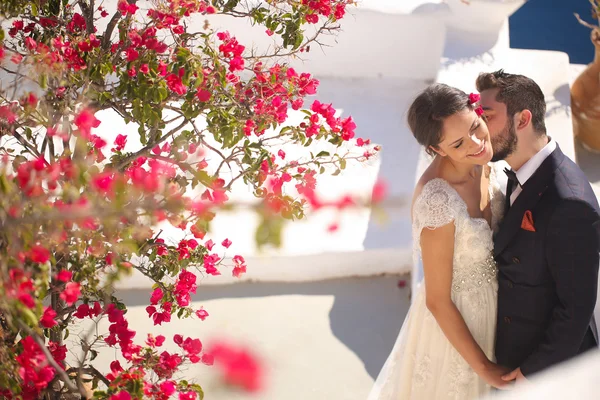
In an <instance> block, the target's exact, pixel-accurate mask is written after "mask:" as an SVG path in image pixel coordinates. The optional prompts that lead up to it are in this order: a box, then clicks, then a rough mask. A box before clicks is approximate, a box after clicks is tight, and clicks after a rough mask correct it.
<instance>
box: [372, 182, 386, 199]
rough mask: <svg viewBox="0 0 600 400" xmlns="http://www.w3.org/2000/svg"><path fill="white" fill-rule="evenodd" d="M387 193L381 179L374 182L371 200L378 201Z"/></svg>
mask: <svg viewBox="0 0 600 400" xmlns="http://www.w3.org/2000/svg"><path fill="white" fill-rule="evenodd" d="M386 195H387V185H386V183H385V182H383V181H381V180H380V181H377V182H375V185H374V186H373V193H372V195H371V202H373V203H380V202H381V201H382V200H383V199H384V198H385V196H386Z"/></svg>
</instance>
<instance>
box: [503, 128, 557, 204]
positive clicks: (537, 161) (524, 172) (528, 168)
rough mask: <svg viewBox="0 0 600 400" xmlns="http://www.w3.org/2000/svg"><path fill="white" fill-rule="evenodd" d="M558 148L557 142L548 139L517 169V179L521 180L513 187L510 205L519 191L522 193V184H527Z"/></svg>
mask: <svg viewBox="0 0 600 400" xmlns="http://www.w3.org/2000/svg"><path fill="white" fill-rule="evenodd" d="M555 149H556V142H555V141H554V140H552V139H550V138H549V139H548V144H547V145H545V146H544V148H542V149H541V150H540V151H538V152H537V154H536V155H535V156H533V157H531V158H530V159H529V160H528V161H527V162H526V163H525V164H523V166H522V167H521V168H519V170H518V171H515V173H516V174H517V179H518V180H519V185H517V187H516V188H514V189H513V192H512V193H511V195H510V205H511V206H512V204H513V203H514V202H515V200H516V199H517V197H519V193H521V191H522V190H523V189H522V187H521V186H522V185H524V184H525V182H527V181H528V180H529V178H531V175H533V174H534V173H535V171H537V169H538V168H539V167H540V165H542V163H543V162H544V160H545V159H546V158H548V156H549V155H550V154H552V152H553V151H554V150H555Z"/></svg>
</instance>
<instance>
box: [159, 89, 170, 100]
mask: <svg viewBox="0 0 600 400" xmlns="http://www.w3.org/2000/svg"><path fill="white" fill-rule="evenodd" d="M158 94H159V95H160V101H164V100H166V99H167V97H169V92H168V91H167V88H165V87H162V86H161V87H159V88H158Z"/></svg>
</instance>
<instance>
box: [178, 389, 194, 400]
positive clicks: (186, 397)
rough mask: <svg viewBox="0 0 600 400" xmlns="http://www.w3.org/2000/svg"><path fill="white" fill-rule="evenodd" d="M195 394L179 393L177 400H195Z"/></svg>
mask: <svg viewBox="0 0 600 400" xmlns="http://www.w3.org/2000/svg"><path fill="white" fill-rule="evenodd" d="M197 397H198V396H197V394H196V392H191V391H190V392H179V400H196V398H197Z"/></svg>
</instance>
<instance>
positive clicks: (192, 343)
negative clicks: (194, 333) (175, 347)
mask: <svg viewBox="0 0 600 400" xmlns="http://www.w3.org/2000/svg"><path fill="white" fill-rule="evenodd" d="M181 347H182V348H183V350H185V352H186V353H187V354H188V355H196V354H199V353H200V352H201V351H202V342H201V341H200V339H192V338H187V339H185V340H184V341H183V344H182V346H181Z"/></svg>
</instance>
